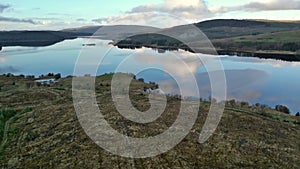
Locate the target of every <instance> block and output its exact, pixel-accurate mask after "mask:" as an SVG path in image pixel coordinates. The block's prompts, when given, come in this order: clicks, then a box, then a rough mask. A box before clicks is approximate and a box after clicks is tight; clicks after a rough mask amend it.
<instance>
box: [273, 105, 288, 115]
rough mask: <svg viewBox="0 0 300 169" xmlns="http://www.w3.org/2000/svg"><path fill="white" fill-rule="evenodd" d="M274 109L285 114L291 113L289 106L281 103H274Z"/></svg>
mask: <svg viewBox="0 0 300 169" xmlns="http://www.w3.org/2000/svg"><path fill="white" fill-rule="evenodd" d="M275 110H277V111H279V112H282V113H285V114H290V113H291V112H290V110H289V108H287V107H286V106H283V105H276V106H275Z"/></svg>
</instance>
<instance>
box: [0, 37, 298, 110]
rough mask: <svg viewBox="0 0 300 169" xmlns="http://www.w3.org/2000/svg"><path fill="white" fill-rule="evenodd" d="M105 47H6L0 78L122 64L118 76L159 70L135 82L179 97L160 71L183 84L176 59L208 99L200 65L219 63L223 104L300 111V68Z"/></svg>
mask: <svg viewBox="0 0 300 169" xmlns="http://www.w3.org/2000/svg"><path fill="white" fill-rule="evenodd" d="M84 43H95V44H96V46H84V47H83V46H82V44H84ZM108 43H109V41H102V40H93V41H92V42H91V41H89V42H87V40H86V39H76V40H71V41H64V42H61V43H58V44H56V45H53V46H48V47H6V48H3V50H2V51H1V52H0V74H3V73H13V74H25V75H36V76H39V75H41V74H47V73H49V72H53V73H62V75H63V76H67V75H73V72H74V66H75V63H76V61H77V59H78V56H79V55H81V58H84V60H83V61H82V62H80V64H79V65H80V67H81V68H80V71H81V72H80V73H81V74H86V73H90V72H91V70H90V69H91V67H95V66H97V65H98V63H97V62H98V61H99V60H101V59H102V62H101V64H100V65H99V67H98V69H97V74H103V73H108V72H114V71H115V70H116V68H117V66H118V65H119V64H120V63H122V62H126V67H125V69H124V68H123V69H122V71H123V72H128V73H131V72H134V70H135V69H136V68H137V67H139V68H143V67H151V66H153V67H156V68H157V67H159V68H160V69H161V70H157V69H148V70H145V71H142V72H141V73H139V74H138V77H143V78H144V79H145V81H155V82H157V83H158V84H159V85H160V88H161V89H162V90H163V91H164V92H166V93H173V94H174V93H176V92H178V87H177V83H176V82H175V80H174V79H173V78H172V77H171V76H170V75H169V74H167V73H166V72H165V71H164V70H166V71H170V72H174V73H175V74H176V75H177V76H178V77H181V78H183V79H184V77H185V73H186V72H185V70H184V69H181V66H180V65H178V63H177V61H176V60H175V61H174V59H173V58H174V57H180V58H182V59H183V60H184V61H185V62H187V65H188V66H189V68H190V70H191V71H192V72H193V73H194V74H195V77H196V79H197V82H198V85H199V89H200V94H201V96H202V97H203V98H207V97H208V96H209V95H210V88H209V86H210V82H209V78H208V75H207V71H206V69H205V66H204V65H213V64H215V62H217V59H220V60H221V63H222V65H223V67H224V71H225V74H226V81H227V89H228V91H227V97H228V99H232V98H234V99H236V100H240V101H248V102H250V103H253V104H254V103H257V102H259V103H263V104H267V105H269V106H275V105H276V104H283V105H287V106H288V107H289V108H290V109H291V110H292V111H293V113H295V112H297V111H300V104H299V101H300V87H299V86H300V76H299V74H300V62H299V63H298V62H285V61H277V60H265V59H257V58H241V57H232V56H221V57H212V56H201V61H199V59H197V58H199V55H195V54H191V53H188V52H184V51H167V52H165V53H159V52H157V51H154V50H152V49H147V48H142V49H137V50H121V49H118V48H115V47H112V46H109V45H108ZM104 53H106V55H105V56H104ZM192 92H193V91H191V95H192Z"/></svg>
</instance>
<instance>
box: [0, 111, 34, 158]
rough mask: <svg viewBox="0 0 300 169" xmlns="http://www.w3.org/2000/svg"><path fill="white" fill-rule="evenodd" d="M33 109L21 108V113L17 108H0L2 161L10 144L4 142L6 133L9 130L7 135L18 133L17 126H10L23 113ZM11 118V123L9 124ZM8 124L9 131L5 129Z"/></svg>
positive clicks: (0, 150) (0, 155)
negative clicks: (3, 154) (4, 152)
mask: <svg viewBox="0 0 300 169" xmlns="http://www.w3.org/2000/svg"><path fill="white" fill-rule="evenodd" d="M30 111H32V108H31V107H26V108H24V109H23V110H21V111H20V112H19V113H18V111H17V110H13V109H4V110H0V141H1V142H0V144H1V145H0V161H1V159H2V153H3V151H4V150H5V148H6V147H7V145H8V144H9V143H8V142H6V143H4V144H2V143H3V141H4V133H5V132H7V137H8V136H9V135H11V134H14V133H16V131H17V130H18V129H17V128H16V127H14V128H10V126H11V124H13V123H14V122H16V121H17V120H18V119H19V118H20V117H21V115H22V114H24V113H27V112H30ZM9 120H10V124H7V123H8V122H9ZM6 125H8V129H7V131H4V130H5V127H6Z"/></svg>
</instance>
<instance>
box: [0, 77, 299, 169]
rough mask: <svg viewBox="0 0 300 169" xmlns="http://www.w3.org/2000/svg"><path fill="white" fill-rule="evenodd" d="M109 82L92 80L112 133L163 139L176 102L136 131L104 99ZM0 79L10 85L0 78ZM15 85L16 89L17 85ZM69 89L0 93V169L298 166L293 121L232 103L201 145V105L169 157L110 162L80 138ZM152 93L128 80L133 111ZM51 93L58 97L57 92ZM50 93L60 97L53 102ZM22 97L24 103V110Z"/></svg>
mask: <svg viewBox="0 0 300 169" xmlns="http://www.w3.org/2000/svg"><path fill="white" fill-rule="evenodd" d="M123 75H124V76H126V74H123ZM127 76H128V74H127ZM111 77H112V75H111V74H106V75H103V76H99V77H97V78H96V83H95V87H96V89H98V90H96V97H97V103H98V104H99V108H100V109H101V112H102V113H103V115H104V118H105V119H106V120H107V122H108V123H109V124H110V125H111V126H112V127H113V128H114V129H115V130H117V131H118V132H120V133H123V134H126V135H128V136H132V137H138V138H140V137H149V136H155V135H157V134H160V133H162V132H164V131H165V130H166V129H168V128H169V127H170V126H171V125H172V124H173V123H174V121H175V120H176V118H177V115H178V112H179V108H180V99H176V98H174V97H172V96H168V97H167V99H168V103H167V107H166V109H165V112H163V114H162V116H161V117H159V118H158V119H157V120H156V121H154V122H151V123H149V124H139V123H134V122H132V121H130V120H128V119H126V118H124V117H123V116H122V115H120V114H119V113H118V111H116V108H115V105H114V103H113V102H112V99H111V97H110V94H111V93H110V88H111V86H110V85H111V84H110V78H111ZM1 80H3V81H9V79H7V78H6V77H5V78H4V77H3V78H2V77H1V76H0V82H1ZM18 83H19V84H20V85H21V84H22V83H23V82H22V79H20V80H18ZM101 83H102V84H105V85H102V86H101V85H100V84H101ZM7 84H8V85H9V84H10V83H7ZM71 84H72V79H70V78H63V79H61V80H60V81H59V82H58V84H57V85H56V86H52V87H51V86H50V87H45V86H35V87H34V90H33V89H26V91H21V92H20V91H18V92H16V91H14V90H11V91H9V93H0V96H8V97H1V103H2V104H3V105H6V107H9V108H10V109H11V110H17V115H16V116H14V117H16V118H15V119H14V120H13V121H14V123H13V125H11V126H10V129H9V130H8V131H9V143H8V144H6V145H5V146H3V147H0V149H2V152H3V153H2V156H0V159H1V158H2V161H1V162H0V168H9V167H11V168H83V167H85V168H101V167H102V168H118V167H124V168H132V167H133V165H134V166H136V167H139V168H158V167H160V168H199V167H202V166H208V167H210V168H217V167H218V166H223V167H224V168H240V167H243V166H244V167H245V166H246V167H248V168H255V167H257V166H259V167H261V168H282V167H289V168H297V167H298V166H299V165H300V164H299V163H298V162H297V161H298V158H297V157H298V156H299V153H300V152H299V151H298V150H299V144H298V140H299V135H300V130H299V129H300V125H296V124H297V123H299V122H300V121H299V120H300V119H299V118H297V117H294V116H291V115H286V114H283V113H280V112H277V111H275V110H272V109H271V108H268V107H266V108H265V109H262V108H261V107H259V106H241V105H242V104H238V103H237V104H235V105H233V104H232V105H231V104H230V105H227V106H226V108H225V111H224V114H223V116H222V120H221V121H220V124H219V127H218V128H217V130H216V131H215V132H214V134H213V135H212V137H211V138H210V139H209V140H207V142H205V143H204V144H199V143H198V142H197V140H198V138H199V134H200V132H201V129H202V127H203V124H204V122H205V119H206V118H207V112H208V111H209V106H210V104H209V103H208V102H201V107H200V110H199V116H198V119H197V121H196V123H195V125H194V127H193V129H192V130H191V132H190V134H189V135H187V136H186V138H184V139H183V141H182V142H181V143H180V144H178V145H177V146H176V147H174V148H173V149H172V150H170V151H168V152H166V153H164V154H162V155H160V156H157V157H153V158H147V159H134V160H133V159H128V158H122V157H119V156H115V155H113V154H110V153H108V152H106V151H105V150H103V149H101V148H99V147H97V145H96V144H95V143H94V142H93V141H92V140H91V139H90V138H89V137H88V136H87V135H86V134H85V132H84V131H83V129H82V127H81V125H80V124H79V121H78V119H77V116H76V113H75V111H74V107H73V102H72V97H71V96H72V92H71V87H72V86H71ZM106 84H108V86H106ZM152 86H154V84H148V83H143V82H141V81H138V80H133V81H132V83H131V86H130V90H131V91H132V93H130V99H131V102H132V104H133V105H134V106H135V107H136V108H137V109H139V110H141V111H145V110H148V109H149V108H150V104H149V99H148V94H147V93H146V92H143V88H144V87H149V88H150V87H152ZM57 87H59V88H62V89H65V90H57ZM98 92H99V93H98ZM51 93H52V94H51ZM55 93H56V94H58V95H59V99H60V101H59V102H58V101H57V99H56V95H53V94H55ZM10 94H11V95H10ZM41 95H42V96H41ZM48 95H49V96H48ZM52 95H53V96H52ZM22 97H25V98H28V99H27V100H26V103H24V99H23V98H22ZM11 103H16V104H11ZM20 107H28V108H25V109H20ZM30 107H33V108H34V110H35V111H34V113H25V112H28V111H30V110H32V109H31V108H30ZM1 109H4V108H3V107H2V108H0V110H1ZM22 110H23V111H22ZM22 113H25V114H23V115H21V114H22ZM19 115H20V116H19ZM19 117H22V118H19ZM293 120H294V122H293ZM15 159H17V160H15ZM9 164H13V165H14V166H9ZM298 168H299V167H298Z"/></svg>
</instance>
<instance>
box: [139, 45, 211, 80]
mask: <svg viewBox="0 0 300 169" xmlns="http://www.w3.org/2000/svg"><path fill="white" fill-rule="evenodd" d="M133 57H134V60H136V61H138V62H141V63H144V64H152V65H160V66H162V67H163V68H164V69H165V70H166V71H169V72H172V73H174V74H176V75H177V76H180V77H183V76H185V75H186V74H188V73H190V72H192V73H195V72H196V71H197V70H198V69H199V68H200V67H201V66H202V65H203V64H205V63H206V62H209V61H211V60H212V59H215V58H214V57H211V56H207V55H203V54H194V53H190V52H186V51H183V50H179V51H166V53H163V54H160V53H156V52H154V51H153V50H152V49H149V48H141V49H137V50H136V53H134V54H133ZM179 60H182V61H183V62H184V63H185V64H186V65H184V64H183V62H180V61H179Z"/></svg>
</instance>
